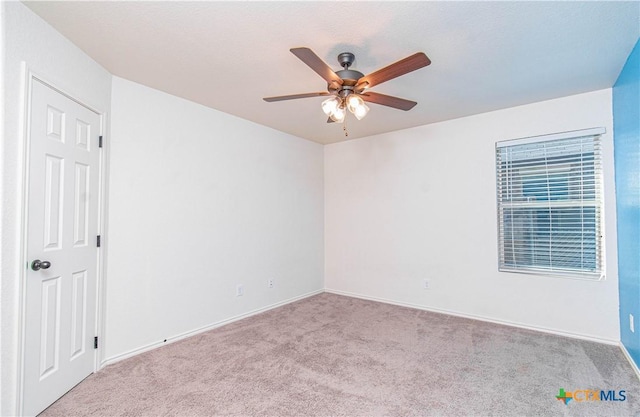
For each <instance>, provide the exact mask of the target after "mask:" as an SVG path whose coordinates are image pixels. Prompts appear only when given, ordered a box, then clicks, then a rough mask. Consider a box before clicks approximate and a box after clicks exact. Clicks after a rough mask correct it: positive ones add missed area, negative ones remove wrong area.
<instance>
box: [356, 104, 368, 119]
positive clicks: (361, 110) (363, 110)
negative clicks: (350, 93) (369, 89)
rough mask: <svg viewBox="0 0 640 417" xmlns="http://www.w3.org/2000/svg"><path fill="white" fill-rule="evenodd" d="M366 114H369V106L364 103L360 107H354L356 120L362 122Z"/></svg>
mask: <svg viewBox="0 0 640 417" xmlns="http://www.w3.org/2000/svg"><path fill="white" fill-rule="evenodd" d="M367 113H369V106H367V105H366V104H364V103H362V105H361V106H358V107H356V110H355V111H354V112H353V114H354V116H356V119H358V120H362V118H363V117H364V116H366V115H367Z"/></svg>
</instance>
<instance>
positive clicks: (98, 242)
mask: <svg viewBox="0 0 640 417" xmlns="http://www.w3.org/2000/svg"><path fill="white" fill-rule="evenodd" d="M96 246H98V247H100V235H98V237H97V239H96Z"/></svg>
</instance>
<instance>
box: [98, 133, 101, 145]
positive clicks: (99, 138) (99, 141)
mask: <svg viewBox="0 0 640 417" xmlns="http://www.w3.org/2000/svg"><path fill="white" fill-rule="evenodd" d="M98 148H102V135H101V136H98Z"/></svg>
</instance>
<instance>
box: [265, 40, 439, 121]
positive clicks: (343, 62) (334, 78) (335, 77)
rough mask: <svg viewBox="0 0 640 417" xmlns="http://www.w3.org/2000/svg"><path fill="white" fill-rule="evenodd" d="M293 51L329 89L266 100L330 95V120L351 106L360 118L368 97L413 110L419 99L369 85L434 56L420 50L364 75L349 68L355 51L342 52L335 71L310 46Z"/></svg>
mask: <svg viewBox="0 0 640 417" xmlns="http://www.w3.org/2000/svg"><path fill="white" fill-rule="evenodd" d="M291 52H292V53H293V54H294V55H295V56H297V57H298V58H299V59H300V60H301V61H302V62H304V63H305V64H307V65H308V66H309V67H310V68H311V69H312V70H314V71H315V72H316V73H317V74H318V75H320V76H321V77H322V78H323V79H324V80H325V81H326V82H327V92H317V93H303V94H292V95H287V96H277V97H265V98H264V101H267V102H272V101H283V100H293V99H298V98H306V97H322V96H329V98H328V99H326V100H324V101H323V102H322V105H321V107H322V111H323V112H324V113H325V114H326V115H327V116H329V119H328V120H327V122H328V123H332V122H337V123H342V122H344V120H345V117H346V114H347V109H348V110H349V112H351V113H352V114H353V115H354V116H355V117H356V119H358V120H362V119H363V118H364V117H365V116H366V115H367V113H369V106H367V105H366V104H365V101H366V102H369V103H376V104H380V105H383V106H388V107H393V108H395V109H399V110H404V111H407V110H411V109H412V108H413V107H414V106H415V105H416V104H418V103H416V102H415V101H410V100H405V99H403V98H399V97H393V96H387V95H384V94H379V93H374V92H372V91H368V89H369V88H371V87H374V86H376V85H378V84H381V83H383V82H385V81H389V80H392V79H394V78H396V77H399V76H401V75H404V74H407V73H409V72H412V71H415V70H417V69H419V68H422V67H426V66H427V65H429V64H431V60H429V58H427V56H426V55H425V54H424V53H422V52H418V53H416V54H413V55H411V56H409V57H407V58H404V59H401V60H400V61H397V62H395V63H393V64H391V65H388V66H386V67H384V68H382V69H379V70H378V71H375V72H372V73H371V74H369V75H364V74H363V73H361V72H360V71H356V70H353V69H349V67H350V66H351V65H352V64H353V62H354V60H355V55H353V54H352V53H351V52H343V53H341V54H339V55H338V63H339V64H340V66H341V67H342V69H341V70H339V71H335V72H334V71H333V70H332V69H331V68H330V67H329V66H328V65H327V64H326V63H325V62H324V61H323V60H322V59H320V57H318V56H317V55H316V54H315V53H314V52H313V51H312V50H311V49H309V48H292V49H291ZM365 90H367V91H366V92H365Z"/></svg>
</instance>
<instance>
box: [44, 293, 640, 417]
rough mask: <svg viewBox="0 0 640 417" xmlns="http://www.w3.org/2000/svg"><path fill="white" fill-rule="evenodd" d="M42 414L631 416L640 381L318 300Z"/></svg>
mask: <svg viewBox="0 0 640 417" xmlns="http://www.w3.org/2000/svg"><path fill="white" fill-rule="evenodd" d="M560 388H564V389H565V390H566V391H573V390H578V389H597V390H616V391H618V390H625V391H626V401H615V402H614V401H596V402H576V401H570V402H569V404H567V405H565V404H564V403H563V402H562V401H558V400H557V399H556V398H555V396H556V395H558V390H559V389H560ZM42 415H44V416H74V415H75V416H213V415H247V416H378V415H388V416H431V415H433V416H462V415H476V416H486V415H494V416H516V415H529V416H546V415H549V416H609V415H611V416H614V415H615V416H632V415H640V382H639V381H638V379H637V378H636V376H635V374H634V373H633V371H632V369H631V367H630V365H629V364H628V363H627V361H626V360H625V358H624V357H623V355H622V353H621V352H620V350H619V348H618V347H615V346H608V345H601V344H597V343H592V342H585V341H580V340H575V339H568V338H563V337H558V336H553V335H548V334H543V333H537V332H532V331H527V330H520V329H516V328H512V327H505V326H500V325H494V324H489V323H484V322H479V321H474V320H468V319H462V318H457V317H452V316H447V315H441V314H434V313H428V312H425V311H420V310H414V309H410V308H404V307H397V306H392V305H387V304H381V303H376V302H371V301H364V300H359V299H354V298H349V297H343V296H338V295H333V294H321V295H317V296H314V297H311V298H308V299H305V300H302V301H299V302H296V303H293V304H290V305H287V306H284V307H281V308H278V309H275V310H272V311H269V312H267V313H264V314H260V315H258V316H254V317H251V318H248V319H245V320H242V321H238V322H235V323H232V324H229V325H227V326H224V327H222V328H219V329H216V330H212V331H209V332H207V333H203V334H201V335H198V336H194V337H192V338H189V339H186V340H183V341H180V342H177V343H174V344H170V345H167V346H164V347H162V348H160V349H156V350H154V351H151V352H147V353H145V354H142V355H138V356H136V357H134V358H131V359H127V360H124V361H121V362H118V363H116V364H114V365H111V366H108V367H106V368H105V369H103V370H102V371H100V372H98V373H96V374H94V375H91V376H90V377H89V378H87V379H86V380H85V381H84V382H82V383H81V384H80V385H78V386H77V387H75V388H74V389H73V390H71V391H70V392H69V393H68V394H67V395H65V396H64V397H62V398H61V399H60V400H58V401H57V402H56V403H55V404H53V405H52V406H51V407H49V408H48V409H47V410H45V412H44V413H43V414H42Z"/></svg>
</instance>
